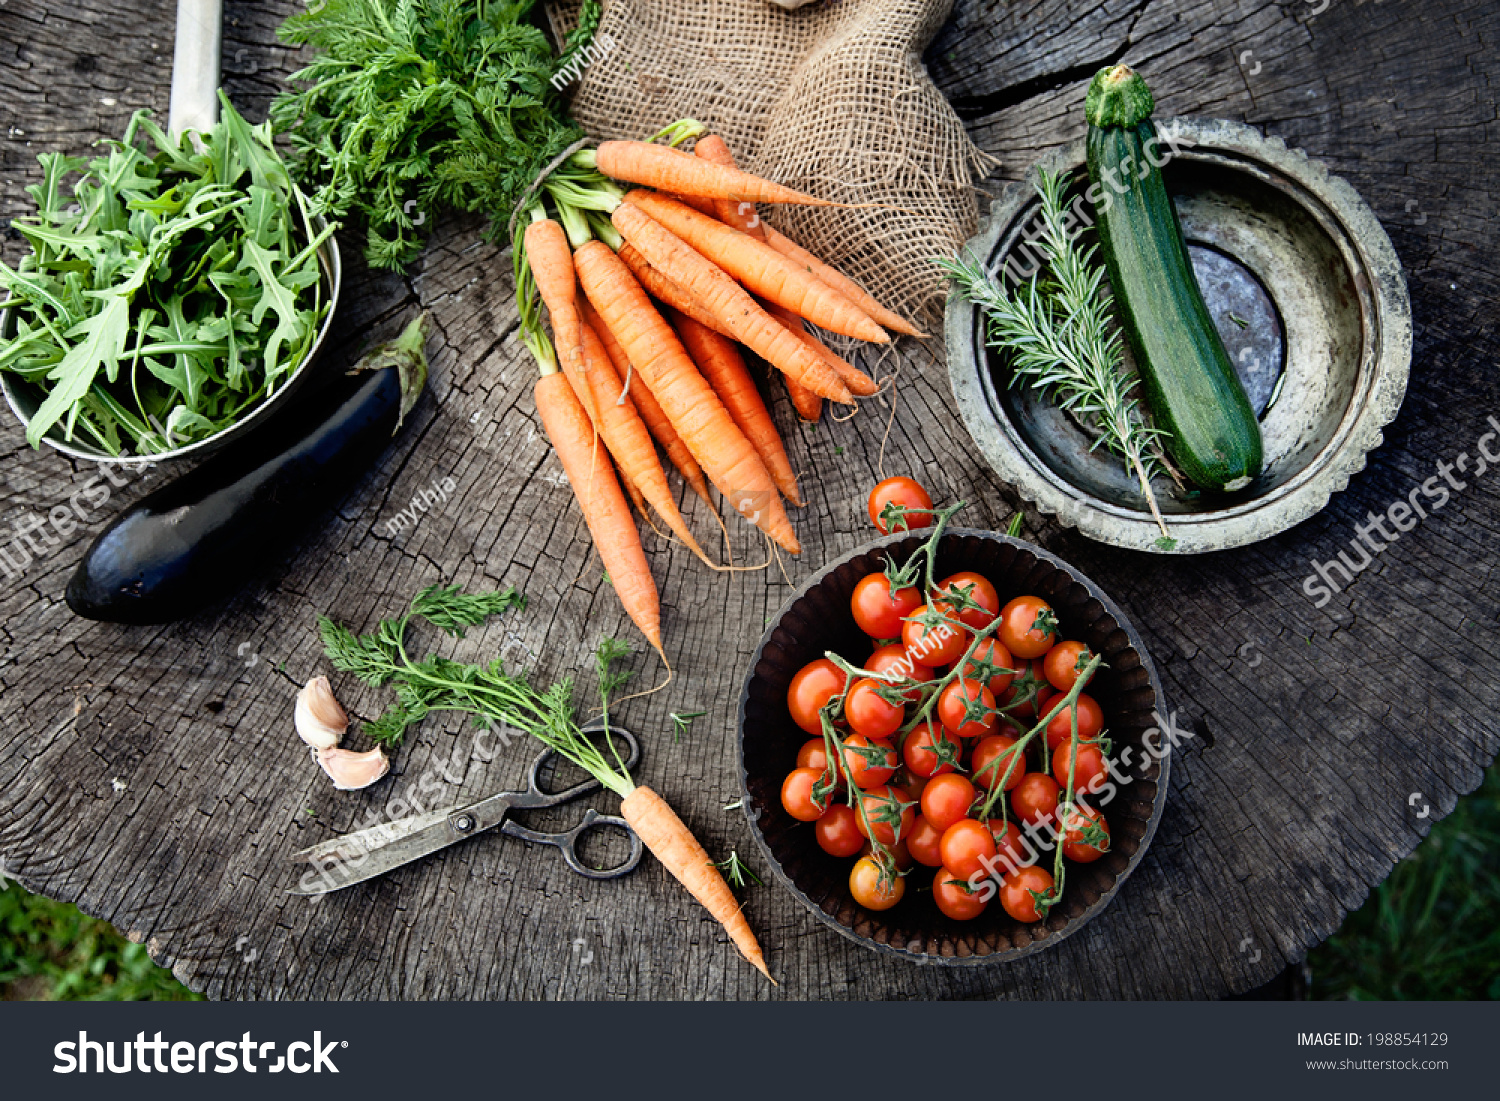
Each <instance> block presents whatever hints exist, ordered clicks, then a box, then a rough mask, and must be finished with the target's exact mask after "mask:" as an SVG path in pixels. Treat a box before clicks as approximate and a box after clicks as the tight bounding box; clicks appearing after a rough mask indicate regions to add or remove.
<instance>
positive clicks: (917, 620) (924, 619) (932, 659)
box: [824, 604, 969, 669]
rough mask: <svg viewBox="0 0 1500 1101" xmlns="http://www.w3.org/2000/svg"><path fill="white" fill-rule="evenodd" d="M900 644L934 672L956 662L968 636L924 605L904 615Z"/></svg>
mask: <svg viewBox="0 0 1500 1101" xmlns="http://www.w3.org/2000/svg"><path fill="white" fill-rule="evenodd" d="M901 641H902V643H904V644H905V646H906V652H907V653H908V654H910V655H911V657H912V660H914V661H916V662H918V663H919V664H922V665H926V666H929V667H931V668H934V669H935V668H937V667H938V666H939V665H948V664H950V663H952V662H955V661H957V660H958V659H959V658H961V657H963V653H964V651H965V650H966V649H968V647H969V638H968V634H967V633H966V632H965V631H963V630H960V629H959V628H957V627H954V626H953V625H952V624H951V623H948V622H946V621H945V620H943V619H942V618H941V617H940V616H939V614H938V613H937V612H934V611H932V610H931V609H930V608H928V606H927V605H926V604H923V605H922V606H921V607H920V608H918V609H917V610H916V611H915V612H913V613H912V614H911V615H909V616H907V618H906V622H905V623H904V624H902V626H901ZM824 660H827V659H824ZM830 664H832V663H830Z"/></svg>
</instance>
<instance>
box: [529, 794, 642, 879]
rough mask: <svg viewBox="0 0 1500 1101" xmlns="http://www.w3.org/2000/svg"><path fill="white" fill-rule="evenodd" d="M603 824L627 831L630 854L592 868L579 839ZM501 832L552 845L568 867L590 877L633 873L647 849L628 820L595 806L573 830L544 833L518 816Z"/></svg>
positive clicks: (585, 813) (611, 876) (606, 877)
mask: <svg viewBox="0 0 1500 1101" xmlns="http://www.w3.org/2000/svg"><path fill="white" fill-rule="evenodd" d="M602 826H615V827H617V828H619V829H622V830H624V831H625V834H626V836H628V837H629V838H630V855H629V856H628V857H626V858H625V860H624V862H623V863H621V864H619V865H617V866H616V867H613V868H590V867H589V866H588V865H587V864H585V863H584V862H583V860H582V859H580V857H579V855H578V839H579V838H580V837H582V836H583V835H584V834H585V833H587V832H588V831H589V830H591V829H597V828H599V827H602ZM500 832H502V833H506V834H509V835H510V836H511V837H519V838H521V839H522V840H523V841H535V842H537V843H538V844H542V845H552V846H554V847H556V848H557V850H558V851H559V852H561V853H562V857H563V860H565V861H567V864H568V867H570V868H572V869H573V870H574V871H575V872H577V873H578V874H579V875H581V876H586V877H588V878H589V879H616V878H618V877H619V876H622V875H625V874H626V873H627V872H633V871H634V870H635V866H636V865H637V864H639V863H640V862H641V854H642V853H643V852H645V846H644V845H642V844H641V839H640V838H639V837H637V836H636V835H635V831H634V830H633V829H631V828H630V824H629V823H628V822H626V821H625V819H623V818H621V817H619V816H618V815H614V814H600V813H599V812H598V811H596V810H595V809H594V808H593V807H590V808H589V809H588V810H586V811H584V812H583V820H582V821H581V822H579V823H578V825H576V826H574V827H573V828H572V829H570V830H563V831H562V832H561V833H543V832H542V831H541V830H533V829H530V828H528V827H526V826H523V825H521V824H520V823H519V822H517V821H516V820H515V819H514V818H507V819H506V820H505V821H504V822H503V823H502V824H501V826H500Z"/></svg>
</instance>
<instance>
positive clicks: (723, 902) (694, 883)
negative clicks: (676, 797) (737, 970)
mask: <svg viewBox="0 0 1500 1101" xmlns="http://www.w3.org/2000/svg"><path fill="white" fill-rule="evenodd" d="M620 815H621V817H623V818H624V819H625V821H627V822H629V823H630V828H631V829H633V830H635V835H636V836H637V837H639V838H640V839H641V844H643V845H645V846H646V848H648V849H650V850H651V853H652V855H653V856H655V857H656V859H658V860H660V861H661V863H662V866H663V867H664V868H666V869H667V871H669V872H671V873H672V875H673V876H675V877H676V879H677V882H678V883H681V884H682V885H683V886H684V887H686V888H687V889H688V893H689V894H691V895H692V896H693V897H694V898H696V899H697V900H698V901H699V902H701V903H703V905H704V907H706V908H707V910H708V912H709V914H710V915H712V916H713V917H714V918H715V919H716V920H717V921H718V922H719V924H720V925H722V926H724V929H725V931H727V932H728V933H729V939H730V940H732V941H733V942H734V946H735V947H736V948H738V949H739V950H740V954H741V955H743V956H744V957H745V958H746V959H747V960H749V961H750V962H751V963H752V964H754V965H755V967H756V969H757V970H759V971H760V973H761V974H763V975H764V976H765V977H766V978H768V979H769V978H771V972H770V971H769V970H768V969H767V968H766V959H765V956H764V955H763V954H762V953H761V950H760V944H759V943H758V942H757V941H756V939H755V934H754V933H753V932H752V931H751V929H750V923H749V922H747V921H746V920H745V915H744V914H743V913H742V912H741V910H740V903H739V900H738V899H736V898H735V897H734V892H732V891H731V890H730V889H729V884H727V883H725V882H724V877H723V876H722V875H720V874H719V869H718V868H716V867H714V863H713V861H712V860H710V859H709V856H708V853H707V851H705V850H704V848H703V846H702V845H700V844H699V843H698V839H697V838H696V837H694V836H693V832H692V830H690V829H688V828H687V825H686V824H685V823H684V822H683V821H682V819H681V818H679V817H677V812H676V811H674V810H673V809H672V808H671V807H669V806H667V804H666V802H665V801H664V800H663V799H662V797H661V796H660V795H657V794H656V792H654V791H652V790H651V789H650V788H648V787H644V786H639V787H636V788H634V789H632V790H631V792H630V793H629V794H628V795H626V796H625V797H624V798H623V799H622V800H621V801H620ZM772 981H773V982H774V981H775V980H772Z"/></svg>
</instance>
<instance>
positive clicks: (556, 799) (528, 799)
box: [510, 719, 641, 810]
mask: <svg viewBox="0 0 1500 1101" xmlns="http://www.w3.org/2000/svg"><path fill="white" fill-rule="evenodd" d="M582 729H583V732H584V733H585V734H597V733H602V732H603V730H604V724H603V723H602V722H601V721H600V720H598V719H595V720H593V721H591V722H588V723H585V724H584V726H583V728H582ZM609 735H610V737H611V738H614V737H617V736H618V737H619V738H621V739H622V740H623V741H624V742H625V744H626V745H627V746H629V747H630V753H629V754H628V755H627V756H626V758H625V767H626V768H627V769H633V768H635V766H636V765H637V764H638V763H639V762H640V759H641V743H640V740H639V739H637V738H636V736H635V735H634V734H633V733H631V732H630V731H629V730H626V729H625V728H624V727H623V726H620V725H619V724H617V723H610V724H609ZM605 753H606V757H609V756H611V755H610V753H609V750H608V749H606V750H605ZM556 756H557V751H556V750H554V749H544V750H542V751H541V752H540V753H538V754H537V755H536V757H535V758H534V759H533V760H532V762H531V768H530V769H529V770H528V772H527V773H526V791H525V793H524V794H522V793H518V794H517V795H515V796H514V797H513V798H512V799H511V801H510V805H511V807H513V808H514V809H515V810H535V809H537V808H539V807H556V806H561V805H562V804H563V803H568V802H571V801H572V800H574V799H577V798H579V797H580V796H584V795H588V794H590V793H591V792H595V791H598V790H599V788H600V787H602V786H603V785H601V784H600V783H599V781H598V780H595V779H594V778H593V777H590V778H589V779H587V780H583V781H580V782H579V783H576V784H574V785H573V786H572V787H570V788H564V789H563V790H562V791H547V790H546V789H545V788H543V787H542V769H544V768H545V767H546V766H547V764H548V762H550V761H552V760H553V758H555V757H556Z"/></svg>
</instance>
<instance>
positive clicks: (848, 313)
mask: <svg viewBox="0 0 1500 1101" xmlns="http://www.w3.org/2000/svg"><path fill="white" fill-rule="evenodd" d="M625 201H626V202H627V203H630V204H632V205H634V206H638V207H640V208H641V209H642V210H644V211H645V212H646V213H647V214H649V215H650V216H651V217H652V219H654V220H655V221H656V222H658V223H659V224H660V225H662V226H664V227H665V228H666V229H667V230H669V231H670V232H671V233H673V234H675V235H676V236H677V237H680V238H681V239H682V240H683V241H685V242H686V243H687V244H688V245H689V246H691V247H692V248H695V249H697V250H698V251H699V252H701V253H702V254H703V255H704V256H706V257H707V258H708V259H709V260H711V261H713V262H714V263H715V264H717V265H719V267H721V268H723V269H724V270H725V271H726V272H728V273H729V274H730V275H732V276H734V278H736V279H738V280H739V281H740V282H741V283H742V284H744V286H745V289H746V290H749V291H753V292H754V293H756V294H758V295H760V296H761V297H762V298H769V299H770V300H771V301H773V302H779V303H780V304H781V305H783V306H785V307H786V308H787V309H789V310H792V311H793V312H795V313H797V314H799V315H800V316H802V317H805V318H807V320H809V321H811V322H812V323H813V324H814V325H817V326H819V327H820V328H824V329H827V330H828V331H829V332H832V333H842V334H843V335H844V336H852V337H855V338H856V339H858V340H868V341H870V342H871V343H874V344H888V343H890V339H891V338H890V337H888V336H887V335H886V334H885V330H884V329H882V328H881V327H880V326H879V325H877V324H875V322H874V321H873V320H872V319H871V318H870V316H869V315H868V314H866V313H865V312H864V311H863V310H861V309H860V308H859V307H858V306H856V305H855V304H854V303H853V302H851V301H850V300H849V299H848V298H846V297H844V295H843V294H841V293H839V292H838V291H836V290H834V289H833V288H832V287H830V286H829V285H828V284H827V283H825V282H823V281H822V280H821V279H819V278H817V277H816V276H814V275H812V274H811V273H809V272H808V270H807V268H806V267H805V266H804V265H801V264H797V263H795V262H793V261H791V260H788V259H787V258H786V257H785V256H783V255H781V253H779V252H777V251H776V250H775V249H773V248H772V247H771V246H770V245H768V244H766V243H765V242H763V241H757V240H756V239H755V238H754V237H752V236H751V235H750V234H748V233H741V232H740V231H739V230H737V229H734V228H732V227H731V226H726V225H725V224H724V223H723V222H721V221H719V220H718V219H717V218H710V217H708V216H707V215H706V214H699V213H698V212H697V211H696V210H694V209H693V208H692V207H688V206H683V205H682V204H681V203H679V202H677V201H676V200H674V199H669V198H667V197H666V196H665V195H655V194H652V193H651V192H649V191H640V190H636V191H632V192H630V193H629V194H628V195H626V196H625ZM622 232H623V231H622Z"/></svg>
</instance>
